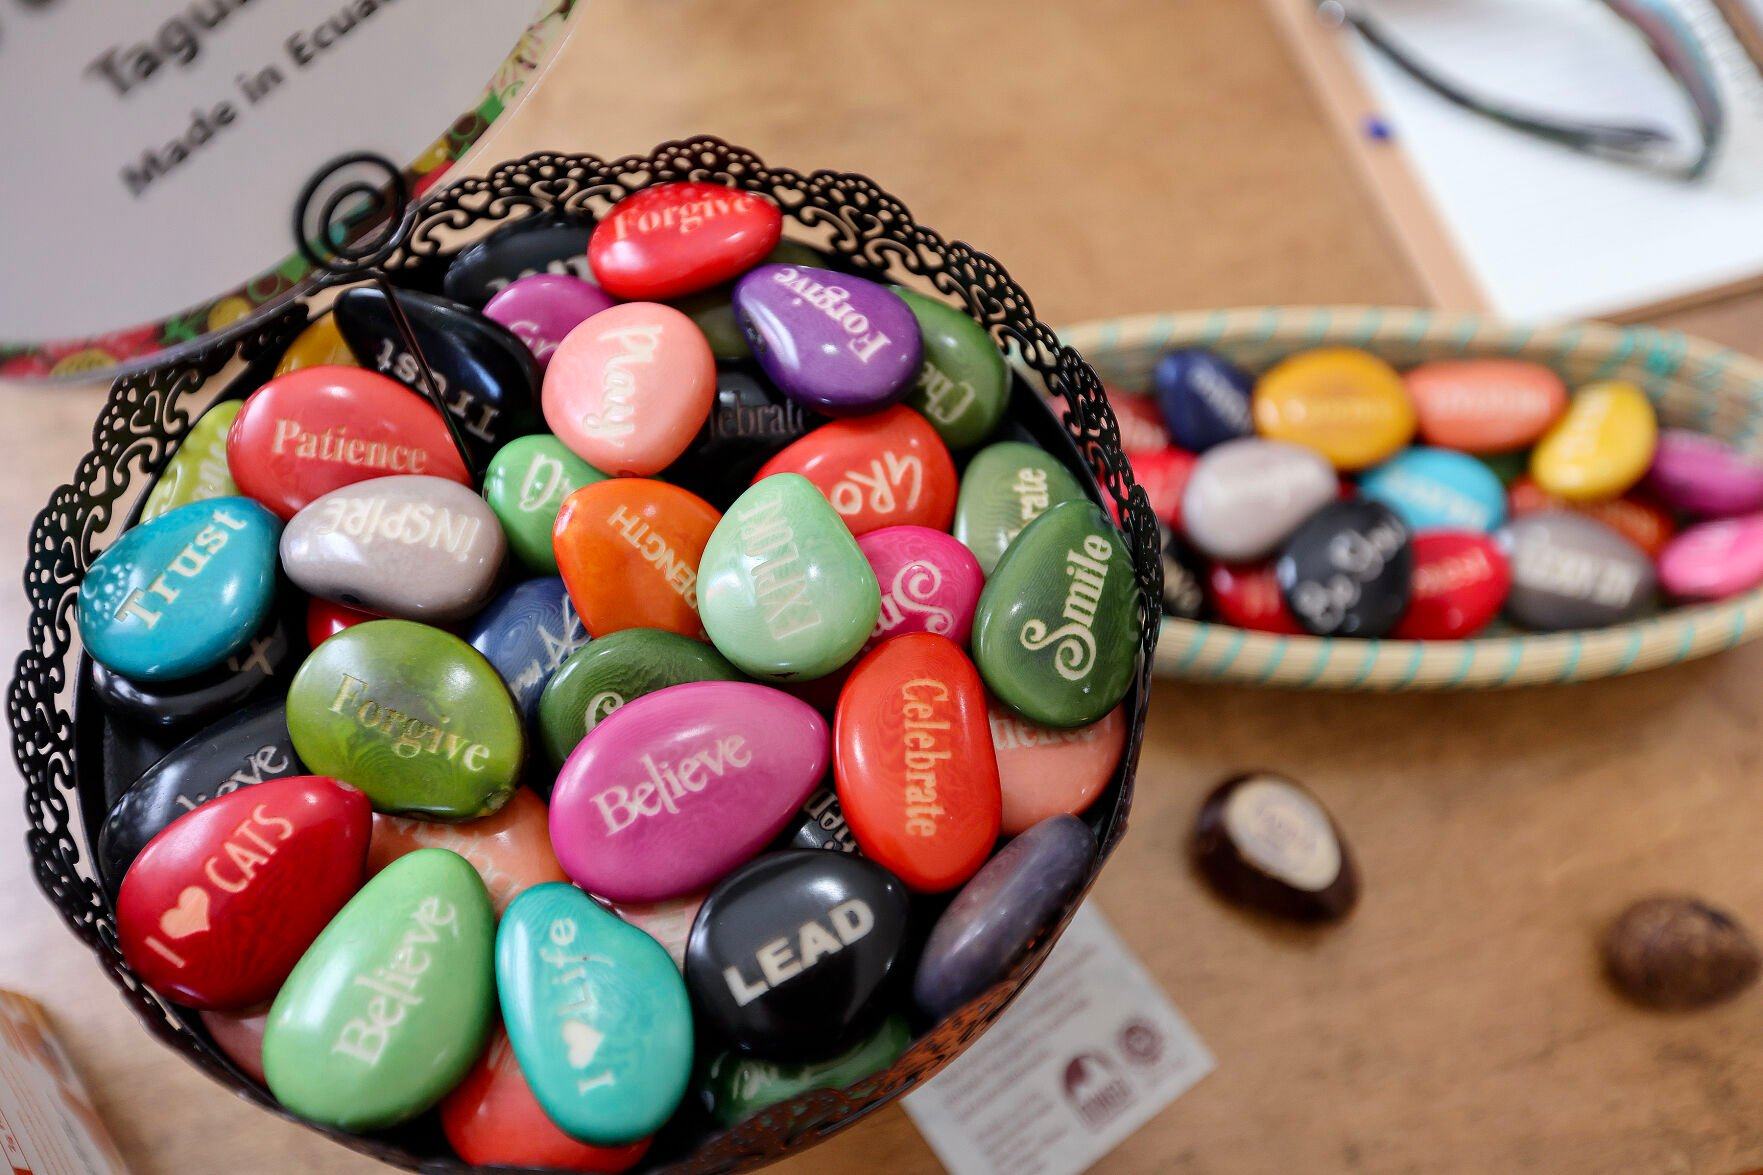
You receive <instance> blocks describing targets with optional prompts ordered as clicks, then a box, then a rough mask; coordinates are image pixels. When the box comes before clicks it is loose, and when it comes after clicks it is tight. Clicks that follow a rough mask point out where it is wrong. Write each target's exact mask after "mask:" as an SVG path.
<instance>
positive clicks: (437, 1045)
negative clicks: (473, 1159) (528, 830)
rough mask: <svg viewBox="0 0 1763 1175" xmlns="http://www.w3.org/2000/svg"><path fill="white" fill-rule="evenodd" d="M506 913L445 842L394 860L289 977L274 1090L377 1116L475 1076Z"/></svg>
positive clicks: (294, 1100)
mask: <svg viewBox="0 0 1763 1175" xmlns="http://www.w3.org/2000/svg"><path fill="white" fill-rule="evenodd" d="M495 941H496V914H495V911H494V910H492V909H491V907H490V898H489V895H488V894H487V893H486V892H485V891H484V883H483V881H482V880H481V879H480V878H479V877H478V873H477V870H476V869H473V868H472V867H471V865H470V864H469V863H467V862H466V860H465V859H464V858H463V857H461V856H459V855H458V854H457V853H452V852H449V851H447V850H446V849H418V850H417V851H416V852H414V853H410V854H409V855H407V856H404V857H400V858H399V859H398V860H396V861H394V862H392V863H391V864H390V865H388V866H386V868H385V869H384V870H383V871H382V872H381V873H380V874H379V875H378V876H377V877H375V878H374V879H373V880H372V881H369V882H368V883H367V884H366V885H365V886H363V887H362V889H361V892H360V893H358V894H356V895H355V897H354V898H353V899H352V900H351V901H350V902H349V904H348V905H347V906H344V907H343V909H342V912H341V913H339V914H338V915H337V916H336V917H335V918H334V919H332V920H331V924H330V925H329V926H327V927H325V929H324V933H323V934H320V935H319V936H318V938H317V940H316V941H314V942H313V944H312V946H311V947H310V948H308V950H307V951H306V954H305V955H303V956H301V959H300V962H299V963H298V964H297V965H296V966H295V968H294V971H293V973H292V974H291V975H289V976H288V981H287V982H286V983H285V984H283V985H282V990H281V992H280V993H279V994H278V995H277V996H276V998H275V1003H274V1005H272V1006H271V1008H270V1010H269V1020H268V1023H267V1024H266V1026H265V1028H264V1032H263V1070H264V1075H265V1077H266V1079H267V1081H268V1084H269V1089H270V1092H271V1093H273V1094H275V1096H276V1098H277V1099H278V1100H279V1101H280V1102H281V1103H282V1105H284V1106H286V1107H287V1108H288V1109H290V1110H292V1111H293V1112H294V1113H296V1114H298V1115H300V1116H301V1117H302V1118H309V1119H311V1120H312V1121H314V1122H320V1123H323V1124H325V1125H327V1126H335V1127H337V1128H339V1129H342V1130H349V1131H356V1132H359V1131H364V1130H378V1129H381V1128H383V1127H386V1126H392V1125H395V1124H396V1123H399V1122H403V1121H405V1120H407V1119H409V1118H413V1117H415V1116H416V1115H418V1114H420V1113H422V1112H423V1111H424V1110H426V1109H428V1108H429V1107H430V1106H432V1105H434V1104H435V1102H437V1101H439V1100H440V1099H441V1098H442V1097H443V1096H445V1095H446V1094H447V1092H448V1091H449V1090H451V1089H452V1088H453V1087H454V1086H456V1085H458V1084H459V1082H460V1081H461V1079H463V1078H464V1076H465V1074H466V1071H467V1070H469V1069H470V1068H471V1065H472V1062H473V1061H475V1060H476V1059H477V1055H478V1054H479V1053H480V1052H482V1051H483V1047H484V1042H485V1037H486V1036H487V1034H488V1033H489V1029H490V1023H491V1018H492V1017H493V1016H494V1014H495V1008H496V976H495V956H494V951H495Z"/></svg>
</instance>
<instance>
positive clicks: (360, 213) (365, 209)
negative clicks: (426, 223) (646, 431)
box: [294, 151, 416, 278]
mask: <svg viewBox="0 0 1763 1175" xmlns="http://www.w3.org/2000/svg"><path fill="white" fill-rule="evenodd" d="M415 223H416V209H415V208H414V207H413V206H412V205H411V203H410V183H409V181H407V180H406V179H405V178H404V172H403V171H402V170H401V169H400V168H399V167H398V166H397V165H396V164H395V163H393V162H392V161H391V160H389V159H387V158H386V157H385V156H383V155H375V154H374V153H372V152H371V151H357V152H354V153H353V154H349V155H340V156H338V157H337V158H335V159H333V160H331V161H330V162H329V163H327V164H325V165H324V166H323V167H322V168H320V169H319V171H318V173H317V174H316V175H314V176H313V177H312V178H311V179H309V180H307V181H306V184H305V186H304V187H303V188H301V189H300V195H299V198H298V199H297V200H295V202H294V244H295V246H296V247H297V248H298V249H299V250H300V255H301V256H302V257H304V258H305V259H306V261H307V264H309V265H311V266H312V268H313V270H314V271H315V272H316V273H318V274H319V275H320V276H321V278H322V277H323V276H324V275H327V274H329V275H335V276H338V277H346V276H350V275H354V274H361V273H365V272H366V271H369V270H375V269H378V268H379V267H380V266H382V265H384V264H385V262H386V259H387V258H389V257H391V256H392V254H394V253H396V252H397V251H398V250H399V249H400V248H402V247H403V245H404V242H405V241H406V240H407V239H409V236H410V230H411V227H412V226H413V225H414V224H415Z"/></svg>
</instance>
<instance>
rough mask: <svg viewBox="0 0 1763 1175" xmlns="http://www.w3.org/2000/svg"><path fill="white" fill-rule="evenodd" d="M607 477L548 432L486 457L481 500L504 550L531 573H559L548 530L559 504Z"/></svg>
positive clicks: (508, 445)
mask: <svg viewBox="0 0 1763 1175" xmlns="http://www.w3.org/2000/svg"><path fill="white" fill-rule="evenodd" d="M605 480H606V475H605V474H604V473H601V472H600V471H599V470H598V469H595V468H594V467H593V466H592V465H589V464H588V463H587V462H586V461H583V460H582V459H581V458H580V457H577V456H576V455H575V454H574V453H572V452H570V451H569V449H568V448H566V447H565V446H564V444H563V442H562V441H560V440H558V439H557V438H556V437H554V436H552V435H551V434H550V433H539V434H537V435H535V436H530V437H517V438H515V439H514V440H512V441H509V442H508V443H507V444H506V445H503V446H502V447H501V448H500V449H498V450H497V451H496V455H495V456H494V457H492V458H490V467H489V469H488V470H487V471H485V473H484V501H486V502H488V503H489V504H490V509H491V510H492V511H494V512H495V515H496V517H497V519H499V520H500V521H501V523H502V529H503V531H505V532H506V533H507V535H508V546H509V548H510V549H511V550H512V551H513V552H514V557H515V558H516V559H519V560H520V561H521V563H522V564H524V565H525V566H526V567H527V568H529V569H530V570H533V571H536V572H539V573H541V574H544V575H556V574H557V554H556V552H555V551H554V550H553V549H552V547H551V528H552V526H553V525H554V524H555V523H556V521H557V511H558V510H560V509H562V508H563V499H565V498H567V497H569V495H571V494H573V493H574V492H575V491H576V490H578V489H580V488H581V487H583V486H585V485H589V484H591V483H593V482H596V481H605Z"/></svg>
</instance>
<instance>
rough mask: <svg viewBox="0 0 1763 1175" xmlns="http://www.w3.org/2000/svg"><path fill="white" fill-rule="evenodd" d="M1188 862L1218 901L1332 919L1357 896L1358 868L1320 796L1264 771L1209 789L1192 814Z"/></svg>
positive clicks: (1300, 917)
mask: <svg viewBox="0 0 1763 1175" xmlns="http://www.w3.org/2000/svg"><path fill="white" fill-rule="evenodd" d="M1193 858H1194V866H1195V868H1197V869H1198V870H1199V871H1200V874H1201V875H1202V876H1203V877H1205V878H1206V880H1207V881H1208V882H1209V883H1210V884H1211V886H1212V888H1213V889H1214V890H1216V891H1217V892H1218V894H1219V895H1220V896H1221V897H1223V898H1224V899H1225V900H1227V901H1230V902H1233V903H1235V904H1237V905H1240V906H1247V907H1249V908H1251V909H1255V910H1259V911H1261V912H1262V913H1266V914H1271V915H1273V916H1275V917H1278V918H1285V919H1289V920H1292V921H1298V922H1333V921H1337V920H1339V919H1341V918H1344V917H1346V916H1347V914H1348V913H1350V912H1351V911H1352V909H1353V906H1354V905H1355V904H1356V903H1357V902H1358V900H1359V873H1358V870H1357V869H1356V868H1355V867H1354V865H1353V856H1352V854H1351V853H1350V852H1349V851H1348V849H1347V842H1346V840H1345V839H1344V838H1343V837H1342V836H1341V832H1340V829H1339V828H1338V827H1337V826H1336V825H1335V822H1334V818H1333V817H1332V816H1330V815H1329V814H1328V810H1327V809H1326V808H1324V807H1323V806H1322V802H1321V801H1320V800H1318V799H1317V798H1316V797H1315V796H1314V795H1312V794H1311V793H1310V791H1309V790H1308V789H1306V788H1305V787H1304V786H1303V785H1301V784H1298V783H1295V782H1293V781H1292V780H1290V779H1287V778H1285V777H1284V776H1282V775H1276V774H1274V773H1273V772H1270V771H1254V772H1247V773H1244V774H1242V775H1237V776H1233V777H1232V778H1230V779H1227V780H1225V781H1224V782H1223V783H1221V784H1219V785H1218V786H1217V787H1215V788H1213V789H1212V793H1211V794H1210V795H1208V796H1207V797H1206V800H1205V802H1204V803H1203V804H1201V805H1200V812H1199V815H1198V816H1197V817H1196V818H1195V821H1194V838H1193Z"/></svg>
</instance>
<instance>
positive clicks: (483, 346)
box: [331, 286, 544, 468]
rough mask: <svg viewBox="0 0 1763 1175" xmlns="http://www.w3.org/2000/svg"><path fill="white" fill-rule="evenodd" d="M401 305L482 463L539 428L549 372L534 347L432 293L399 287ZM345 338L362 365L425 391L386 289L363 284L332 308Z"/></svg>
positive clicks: (445, 398)
mask: <svg viewBox="0 0 1763 1175" xmlns="http://www.w3.org/2000/svg"><path fill="white" fill-rule="evenodd" d="M397 296H398V304H399V305H400V306H402V307H403V308H404V313H405V315H406V317H408V318H409V319H410V329H411V332H412V333H413V334H415V336H416V342H417V345H418V346H420V347H421V348H422V355H423V358H424V359H427V360H428V364H429V369H430V370H431V371H432V372H433V373H434V376H435V384H436V388H435V390H436V391H438V392H439V393H440V395H441V401H442V402H443V403H444V404H446V406H447V411H448V412H449V413H451V414H452V416H453V419H454V420H455V421H456V422H457V423H458V425H459V428H460V431H461V432H462V433H463V434H464V435H465V443H466V444H467V445H469V446H471V448H472V450H473V453H474V456H475V459H476V461H477V464H478V466H479V467H480V468H481V467H482V466H483V465H484V464H485V463H486V462H487V461H488V460H489V459H490V457H491V455H492V454H494V453H495V451H496V450H497V449H499V448H501V447H502V446H503V445H504V444H506V443H507V442H509V441H511V440H513V439H514V438H515V437H518V436H525V435H526V434H528V433H533V432H539V431H541V430H542V429H543V428H544V422H543V421H542V420H541V419H540V416H539V386H540V384H541V382H542V381H543V378H544V377H543V374H542V373H541V372H540V371H539V365H538V362H537V361H536V360H534V359H533V354H532V352H531V351H530V350H529V349H528V348H527V345H526V344H525V343H523V342H521V341H520V338H519V336H517V335H516V334H514V332H512V331H510V330H509V329H508V328H507V327H504V326H502V325H501V324H500V323H496V322H491V321H490V320H489V319H487V318H485V317H483V316H482V315H481V314H478V313H477V312H475V311H473V310H472V309H471V308H470V307H467V306H462V305H460V304H459V303H457V302H450V301H448V300H447V299H445V298H437V297H435V296H434V295H433V294H423V293H419V292H417V291H415V290H400V291H399V292H398V295H397ZM331 313H332V314H333V315H334V316H335V317H336V320H337V329H338V330H339V331H341V332H342V335H343V341H344V342H346V343H348V344H349V349H350V350H351V351H353V352H354V353H355V358H356V359H358V360H360V362H361V365H362V366H363V367H367V368H370V369H371V370H374V371H377V372H379V373H380V374H382V375H388V376H391V377H392V378H393V379H395V380H397V381H398V382H399V383H401V384H403V385H404V386H406V387H408V388H410V389H412V390H414V391H416V392H417V393H418V394H421V392H422V377H421V375H420V374H419V369H418V367H417V363H416V357H415V356H414V355H412V354H410V352H409V351H408V350H407V349H406V348H405V346H404V343H403V341H402V340H401V339H400V338H399V337H398V329H397V327H396V325H395V324H394V323H393V321H392V313H391V308H390V307H389V306H388V305H387V304H386V295H385V293H384V292H383V291H382V290H380V289H378V288H376V287H373V286H357V287H356V288H354V289H352V290H346V291H344V292H343V293H342V294H341V295H339V296H338V298H337V301H336V305H335V306H333V307H332V308H331Z"/></svg>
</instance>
